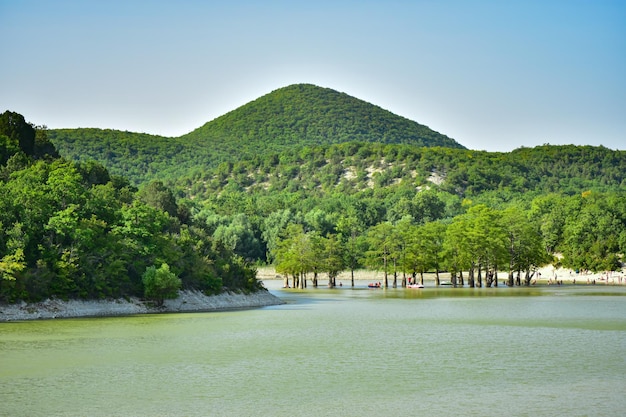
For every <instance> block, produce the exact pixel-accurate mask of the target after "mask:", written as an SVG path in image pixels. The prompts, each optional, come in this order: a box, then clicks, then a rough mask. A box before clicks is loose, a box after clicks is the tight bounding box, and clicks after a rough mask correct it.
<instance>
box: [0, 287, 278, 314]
mask: <svg viewBox="0 0 626 417" xmlns="http://www.w3.org/2000/svg"><path fill="white" fill-rule="evenodd" d="M279 304H284V302H283V301H282V300H281V299H280V298H278V297H276V296H274V295H273V294H270V293H269V291H266V290H261V291H258V292H256V293H252V294H239V293H223V294H219V295H212V296H207V295H205V294H203V293H202V292H200V291H181V292H180V296H179V297H178V298H177V299H175V300H166V301H165V303H164V305H163V306H162V307H154V306H152V305H150V304H147V303H145V302H143V301H142V300H140V299H138V298H130V299H128V300H126V299H117V300H90V301H86V300H69V301H63V300H46V301H42V302H40V303H19V304H0V322H3V321H4V322H6V321H16V320H38V319H54V318H72V317H111V316H129V315H134V314H151V313H188V312H199V311H219V310H229V309H242V308H256V307H264V306H270V305H279Z"/></svg>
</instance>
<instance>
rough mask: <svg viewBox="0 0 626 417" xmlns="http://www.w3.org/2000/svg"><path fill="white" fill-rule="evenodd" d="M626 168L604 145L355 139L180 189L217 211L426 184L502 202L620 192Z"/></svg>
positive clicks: (183, 183)
mask: <svg viewBox="0 0 626 417" xmlns="http://www.w3.org/2000/svg"><path fill="white" fill-rule="evenodd" d="M625 172H626V152H624V151H613V150H610V149H607V148H604V147H592V146H573V145H568V146H551V145H544V146H540V147H535V148H520V149H517V150H515V151H513V152H509V153H498V152H485V151H472V150H466V149H450V148H417V147H414V146H408V145H385V144H374V143H359V142H350V143H345V144H336V145H323V146H322V145H320V146H311V147H294V148H291V149H288V150H284V151H282V152H280V153H276V154H268V155H267V157H266V158H252V159H244V158H242V159H240V160H239V161H238V162H236V163H234V164H232V163H224V164H221V165H220V166H219V167H218V168H216V169H214V170H207V171H205V172H203V173H197V174H196V175H194V176H191V177H187V178H183V179H181V180H179V181H178V182H177V186H178V193H179V195H184V196H186V197H188V198H191V199H194V200H201V201H215V203H214V209H215V210H217V211H219V210H226V212H228V210H229V207H243V206H245V203H244V202H245V201H246V200H248V199H250V198H251V196H252V198H255V205H256V206H257V207H261V206H262V205H263V204H262V202H263V201H266V200H270V201H271V202H272V204H276V201H280V200H282V201H283V203H282V205H283V206H285V207H291V208H292V209H295V210H298V209H300V208H301V207H302V210H305V209H306V208H305V207H307V206H313V205H319V204H320V202H321V201H324V200H326V199H333V198H335V197H336V195H339V194H341V195H343V196H354V197H355V198H356V199H362V198H368V197H370V196H372V195H376V196H378V197H379V198H380V199H384V200H385V204H386V205H388V206H389V205H393V204H395V201H396V200H397V199H398V198H401V197H402V196H404V197H409V198H413V196H414V195H416V194H419V191H420V190H426V189H429V188H436V189H437V190H438V192H439V193H443V194H445V195H448V196H449V198H452V199H456V200H458V199H471V200H473V201H475V202H477V201H484V202H486V203H488V204H490V205H494V204H496V205H499V204H503V203H506V202H510V201H514V200H518V201H519V200H526V201H529V200H530V199H532V198H533V197H535V196H538V195H541V194H550V193H559V194H564V195H577V194H578V195H580V194H581V193H583V192H585V191H594V192H623V190H625V189H626V174H625ZM224 195H227V196H228V197H229V198H230V199H233V198H235V197H234V196H236V195H240V196H241V199H242V201H240V203H239V204H232V206H231V205H224V204H223V203H224V201H223V198H221V197H220V196H224ZM294 195H297V198H294V197H293V196H294ZM220 199H221V201H220ZM218 201H220V202H218ZM289 201H292V202H291V203H289ZM270 211H271V209H270V210H268V212H267V213H263V214H262V215H266V214H268V213H269V212H270ZM384 211H386V209H385V210H384ZM383 217H384V216H383Z"/></svg>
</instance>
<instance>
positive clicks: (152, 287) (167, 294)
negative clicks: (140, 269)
mask: <svg viewBox="0 0 626 417" xmlns="http://www.w3.org/2000/svg"><path fill="white" fill-rule="evenodd" d="M142 282H143V285H144V289H145V296H146V298H147V299H149V300H152V301H154V302H155V303H156V305H157V306H162V305H163V302H164V300H166V299H172V298H177V297H178V290H179V289H180V287H181V281H180V279H179V278H178V277H177V276H176V275H175V274H174V273H172V272H170V267H169V265H168V264H166V263H163V264H161V266H160V267H159V268H158V269H157V267H156V266H151V267H149V268H147V269H146V272H144V273H143V275H142Z"/></svg>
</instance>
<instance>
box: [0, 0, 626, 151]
mask: <svg viewBox="0 0 626 417" xmlns="http://www.w3.org/2000/svg"><path fill="white" fill-rule="evenodd" d="M625 22H626V1H625V0H620V1H610V0H539V1H536V0H523V1H499V0H465V1H460V0H439V1H437V0H415V1H406V0H405V1H401V0H384V1H374V0H369V1H368V0H362V1H356V0H345V1H344V0H334V1H327V0H318V1H310V0H307V1H298V0H292V1H285V0H282V1H278V0H276V1H271V0H270V1H262V0H228V1H220V0H216V1H192V0H175V1H159V0H152V1H148V0H122V1H120V0H107V1H100V0H94V1H91V0H80V1H79V0H73V1H72V0H55V1H49V0H20V1H17V0H0V39H1V40H2V50H1V52H0V112H3V111H5V110H10V111H15V112H18V113H20V114H22V115H23V116H24V117H25V118H26V120H27V121H29V122H31V123H34V124H36V125H46V126H48V127H49V128H78V127H99V128H109V129H119V130H128V131H133V132H143V133H151V134H157V135H163V136H170V137H174V136H180V135H183V134H185V133H188V132H190V131H192V130H194V129H196V128H198V127H200V126H202V125H203V124H205V123H206V122H208V121H210V120H213V119H215V118H216V117H219V116H221V115H223V114H225V113H227V112H229V111H231V110H234V109H236V108H237V107H239V106H242V105H244V104H246V103H248V102H250V101H252V100H254V99H256V98H258V97H260V96H263V95H265V94H268V93H270V92H271V91H273V90H276V89H278V88H281V87H285V86H288V85H291V84H295V83H310V84H315V85H318V86H321V87H327V88H332V89H335V90H337V91H341V92H344V93H347V94H349V95H351V96H354V97H356V98H359V99H362V100H365V101H367V102H370V103H372V104H375V105H377V106H380V107H382V108H384V109H386V110H389V111H391V112H393V113H395V114H397V115H400V116H403V117H406V118H408V119H411V120H414V121H416V122H418V123H421V124H424V125H426V126H428V127H430V128H431V129H434V130H436V131H438V132H440V133H443V134H445V135H448V136H449V137H451V138H453V139H455V140H456V141H457V142H459V143H461V144H462V145H464V146H466V147H467V148H469V149H474V150H486V151H492V152H509V151H511V150H513V149H516V148H519V147H533V146H539V145H543V144H553V145H561V144H574V145H596V146H599V145H602V146H605V147H607V148H609V149H619V150H626V23H625Z"/></svg>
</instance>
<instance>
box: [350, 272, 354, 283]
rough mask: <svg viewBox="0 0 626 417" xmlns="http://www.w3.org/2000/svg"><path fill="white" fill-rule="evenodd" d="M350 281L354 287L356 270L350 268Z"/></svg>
mask: <svg viewBox="0 0 626 417" xmlns="http://www.w3.org/2000/svg"><path fill="white" fill-rule="evenodd" d="M350 281H351V282H352V286H353V287H354V268H350Z"/></svg>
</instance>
